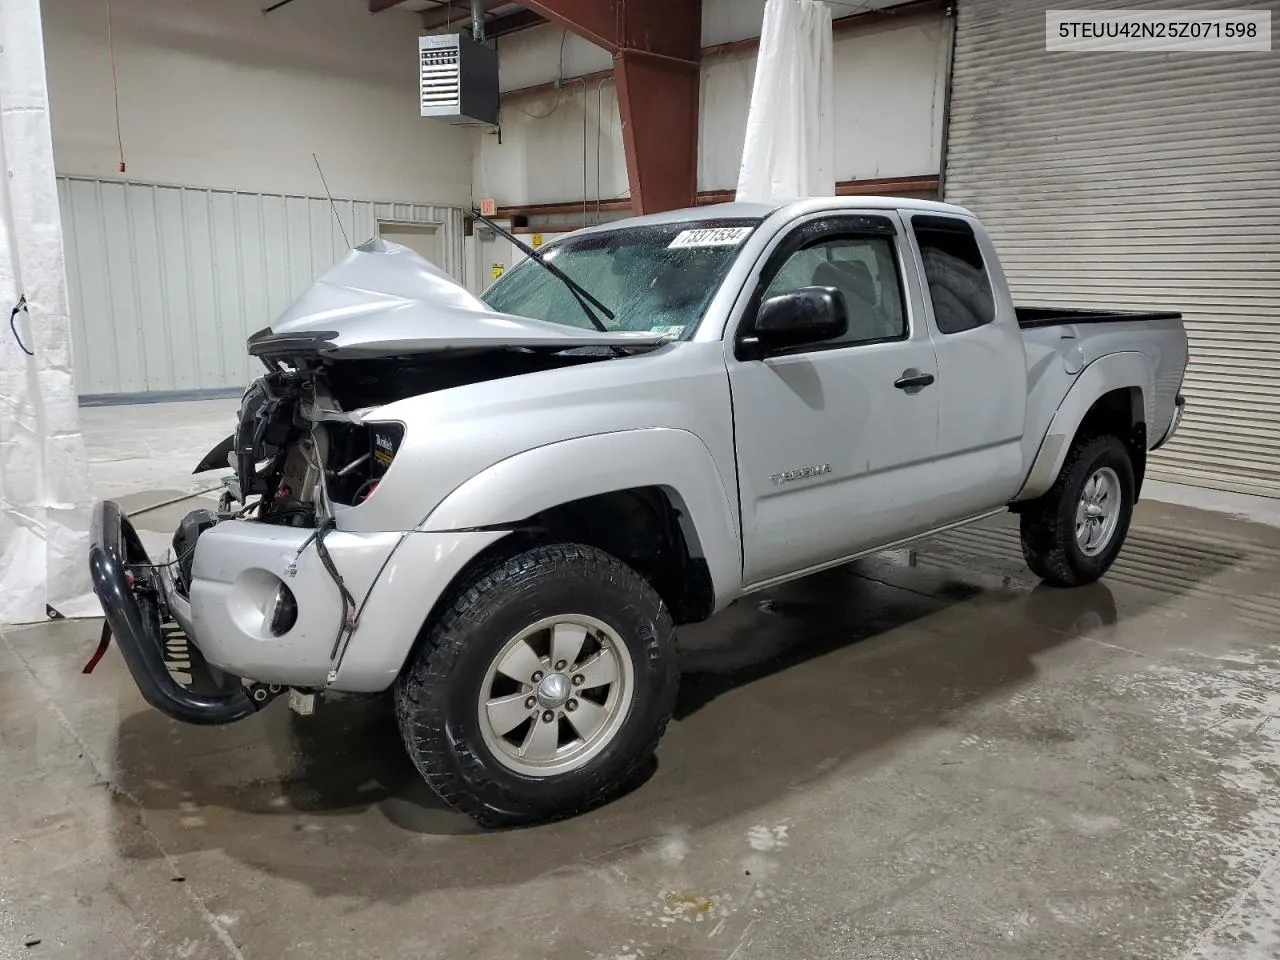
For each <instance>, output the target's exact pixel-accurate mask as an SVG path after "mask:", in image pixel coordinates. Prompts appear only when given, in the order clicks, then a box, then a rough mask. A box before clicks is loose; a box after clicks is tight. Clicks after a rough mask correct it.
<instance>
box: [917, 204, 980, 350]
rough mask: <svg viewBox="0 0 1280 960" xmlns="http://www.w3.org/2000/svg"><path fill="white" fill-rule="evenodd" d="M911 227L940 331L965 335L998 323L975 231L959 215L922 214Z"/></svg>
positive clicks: (935, 319) (934, 316)
mask: <svg viewBox="0 0 1280 960" xmlns="http://www.w3.org/2000/svg"><path fill="white" fill-rule="evenodd" d="M911 229H912V232H913V233H914V234H915V237H916V243H917V245H918V246H919V247H920V258H921V261H922V262H923V264H924V277H925V283H926V284H927V285H928V288H929V300H930V301H931V302H932V304H933V318H934V322H935V323H936V324H937V327H938V331H939V332H940V333H943V334H955V333H963V332H965V331H966V330H975V329H977V328H978V327H983V326H986V325H987V324H988V323H991V322H992V321H993V320H995V318H996V304H995V295H994V293H993V292H992V289H991V279H990V277H989V276H988V274H987V267H986V263H985V262H984V261H983V259H982V251H981V249H980V248H979V247H978V239H977V237H975V236H974V234H973V227H972V226H970V224H969V223H968V222H967V221H965V220H962V219H960V218H959V217H945V216H934V215H931V214H930V215H926V214H919V215H916V216H914V217H912V218H911Z"/></svg>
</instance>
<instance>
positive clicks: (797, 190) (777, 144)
mask: <svg viewBox="0 0 1280 960" xmlns="http://www.w3.org/2000/svg"><path fill="white" fill-rule="evenodd" d="M834 61H835V56H834V53H833V50H832V35H831V8H830V7H828V6H827V5H826V4H825V3H822V2H820V0H768V3H767V4H766V5H765V8H764V26H763V29H762V30H761V33H760V53H759V56H758V58H757V60H756V76H755V83H754V85H753V86H752V89H751V108H750V111H749V112H748V114H747V135H746V142H745V144H744V146H743V149H742V168H741V170H740V171H739V174H738V199H739V200H758V201H765V202H769V201H785V200H795V199H798V198H801V197H829V196H831V195H832V194H834V193H835V189H836V179H835V120H834V116H835V94H834V87H833V83H832V74H833V70H834Z"/></svg>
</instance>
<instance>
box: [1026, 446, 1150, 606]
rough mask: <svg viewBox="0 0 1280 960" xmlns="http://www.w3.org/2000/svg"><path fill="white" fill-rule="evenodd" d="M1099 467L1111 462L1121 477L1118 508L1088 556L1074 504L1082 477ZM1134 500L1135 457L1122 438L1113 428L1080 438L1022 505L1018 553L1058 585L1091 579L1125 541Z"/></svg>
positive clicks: (1107, 565) (1047, 580) (1105, 567)
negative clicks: (1045, 485) (1107, 534)
mask: <svg viewBox="0 0 1280 960" xmlns="http://www.w3.org/2000/svg"><path fill="white" fill-rule="evenodd" d="M1102 467H1110V468H1111V469H1112V470H1114V471H1115V473H1116V476H1118V477H1119V478H1120V486H1121V496H1122V503H1121V507H1120V510H1121V512H1120V516H1119V519H1118V521H1117V523H1116V528H1115V530H1114V531H1113V533H1112V535H1111V540H1110V542H1109V543H1108V544H1107V547H1106V549H1105V550H1103V551H1102V552H1101V553H1099V554H1098V555H1097V556H1093V557H1090V556H1088V555H1086V554H1085V553H1084V551H1083V550H1081V548H1080V545H1079V544H1078V543H1077V542H1076V533H1075V523H1076V521H1075V514H1076V506H1077V504H1078V503H1079V501H1080V497H1081V494H1082V492H1083V490H1084V485H1085V483H1086V482H1088V480H1089V478H1090V477H1091V476H1093V474H1094V472H1095V471H1097V470H1099V469H1100V468H1102ZM1133 503H1134V476H1133V461H1132V459H1131V458H1130V456H1129V450H1128V448H1127V447H1126V446H1125V445H1124V443H1123V441H1121V440H1120V438H1118V437H1116V436H1114V435H1112V434H1105V435H1102V436H1096V437H1084V438H1078V439H1077V440H1076V442H1075V443H1074V444H1073V445H1072V447H1071V450H1070V451H1069V452H1068V453H1067V458H1066V461H1065V462H1064V463H1063V464H1062V469H1061V470H1060V471H1059V472H1058V480H1057V482H1056V483H1054V485H1053V487H1052V488H1051V489H1050V490H1049V492H1048V493H1046V494H1045V495H1044V496H1043V497H1040V498H1039V499H1037V500H1035V501H1033V502H1032V503H1030V504H1028V505H1027V506H1026V507H1025V508H1024V509H1023V511H1022V516H1021V521H1022V555H1023V556H1024V557H1025V558H1026V561H1027V566H1029V567H1030V568H1031V572H1032V573H1034V574H1035V575H1036V576H1038V577H1040V578H1041V579H1042V580H1044V581H1045V583H1048V584H1050V585H1052V586H1056V587H1078V586H1082V585H1084V584H1087V583H1093V582H1095V581H1096V580H1098V579H1099V578H1101V577H1102V576H1103V575H1104V574H1105V573H1106V572H1107V571H1108V570H1109V569H1110V568H1111V564H1112V563H1114V562H1115V559H1116V556H1117V555H1118V554H1119V553H1120V549H1121V547H1123V546H1124V540H1125V537H1126V535H1127V534H1128V532H1129V523H1130V521H1131V519H1132V518H1133Z"/></svg>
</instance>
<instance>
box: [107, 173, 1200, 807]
mask: <svg viewBox="0 0 1280 960" xmlns="http://www.w3.org/2000/svg"><path fill="white" fill-rule="evenodd" d="M530 253H531V256H530V257H529V258H528V259H526V260H524V261H522V262H521V263H520V264H519V265H518V266H517V267H516V268H515V269H513V270H511V271H510V272H509V273H507V274H506V275H505V276H504V277H502V278H501V279H500V280H498V281H497V282H496V283H495V284H494V285H493V286H492V287H490V288H489V290H488V291H486V293H485V294H484V295H483V297H475V296H473V295H472V294H470V293H468V292H467V291H466V290H465V289H463V288H462V287H461V286H459V285H458V284H457V283H456V282H455V281H453V280H452V279H450V278H449V277H448V276H447V275H446V274H444V273H443V272H442V271H440V270H438V269H437V268H435V267H434V266H432V265H431V264H429V263H427V262H426V261H425V260H423V259H421V258H420V257H418V256H417V255H416V254H414V253H413V252H411V251H409V250H407V249H406V248H403V247H399V246H396V245H394V244H387V243H384V242H383V241H379V240H375V241H370V242H369V243H367V244H364V245H363V246H360V247H358V248H356V249H355V250H353V251H352V252H351V254H350V255H349V256H348V257H347V259H345V260H344V261H343V262H342V263H340V264H339V265H337V266H336V267H334V268H333V269H332V270H331V271H330V272H329V273H328V274H326V275H325V276H323V277H322V278H321V279H320V280H319V281H318V282H317V283H316V284H315V286H314V287H313V288H312V289H311V290H310V291H309V292H307V293H305V294H304V295H303V296H302V297H300V298H299V299H298V300H297V301H296V302H295V303H294V304H293V305H292V306H291V307H290V308H289V309H288V310H287V311H286V312H285V313H284V315H283V316H281V317H280V318H279V319H278V320H277V321H276V322H275V323H274V324H273V325H272V326H271V327H270V328H269V329H265V330H262V331H260V332H259V333H257V334H255V335H253V336H252V337H251V338H250V339H249V342H248V349H249V352H250V353H251V354H253V355H254V356H256V357H258V358H260V359H261V361H262V362H263V364H264V366H265V368H266V370H265V373H264V376H263V377H261V378H260V379H258V380H257V381H255V382H254V383H253V384H251V385H250V386H249V387H248V388H247V390H246V391H245V394H244V398H243V401H242V405H241V410H240V417H239V423H238V425H237V426H236V429H235V431H234V433H233V434H232V435H231V436H230V437H228V438H227V440H226V441H225V442H224V443H223V444H221V445H220V446H219V447H218V448H216V449H215V450H214V451H212V452H211V453H210V455H209V456H208V457H207V458H206V459H205V461H204V462H202V463H201V464H200V465H199V467H198V468H197V471H201V470H207V469H222V470H227V469H228V468H230V471H231V472H230V474H229V475H228V476H227V477H226V486H227V490H226V493H225V495H224V496H223V498H222V502H221V505H220V508H219V509H218V510H216V511H214V510H208V509H205V510H197V511H194V512H192V513H191V514H190V515H188V516H187V517H186V518H185V519H184V520H183V522H182V523H181V525H180V526H179V528H178V530H177V531H176V532H175V534H174V537H173V546H172V550H171V552H170V553H169V555H167V556H166V557H165V558H163V559H162V560H159V561H153V560H152V559H151V558H149V557H148V556H147V554H146V552H145V551H144V549H143V547H142V545H141V542H140V540H139V538H138V536H137V534H136V532H135V531H134V528H133V527H132V525H131V524H130V523H129V520H128V518H127V517H125V516H124V515H123V514H122V512H121V511H120V509H119V507H118V506H117V505H116V504H114V503H112V502H110V501H107V502H103V503H100V504H98V506H97V509H96V512H95V515H94V531H93V547H92V550H91V554H90V566H91V569H92V573H93V577H94V582H95V585H96V590H97V592H98V595H99V597H100V599H101V601H102V604H103V608H104V610H105V612H106V616H107V626H108V628H109V631H110V633H113V634H114V635H115V636H116V637H117V638H118V642H119V645H120V648H121V651H122V653H123V655H124V657H125V660H126V662H127V665H128V667H129V669H130V671H131V673H132V675H133V677H134V679H135V681H136V682H137V685H138V687H139V688H140V690H141V692H142V694H143V696H144V697H145V698H146V700H147V701H148V702H149V703H150V704H152V705H153V706H154V707H156V708H158V709H160V710H162V711H164V712H165V713H167V714H169V715H170V716H172V717H176V718H177V719H180V720H183V721H187V722H191V723H225V722H229V721H234V720H239V719H241V718H244V717H247V716H250V715H252V714H253V713H254V712H255V711H257V710H259V709H261V708H262V707H263V706H264V705H265V704H266V703H268V702H269V701H271V700H272V699H273V698H274V697H275V696H276V695H278V694H281V693H288V694H289V698H290V701H291V703H292V704H293V705H294V707H295V709H298V710H300V711H302V712H307V711H309V710H311V709H314V708H315V704H316V697H317V695H320V696H321V697H323V694H324V693H326V692H328V691H342V692H346V693H378V692H382V691H393V692H394V696H395V700H396V704H397V714H398V717H399V721H400V727H401V731H402V733H403V737H404V742H405V744H406V746H407V748H408V751H409V754H410V756H411V757H412V758H413V761H414V763H415V764H416V765H417V768H418V769H419V771H421V773H422V775H423V777H424V778H425V779H426V781H427V782H428V783H429V784H430V785H431V786H432V787H433V788H434V789H435V790H436V792H437V793H439V794H440V796H441V797H443V798H444V799H445V800H446V801H448V802H449V803H451V804H453V805H454V806H456V807H458V808H460V809H461V810H464V811H466V812H467V813H468V814H470V815H472V816H473V817H475V818H476V819H477V820H479V821H480V822H482V823H484V824H489V825H502V824H514V823H523V822H531V821H537V820H543V819H548V818H553V817H558V816H564V815H568V814H572V813H574V812H576V811H580V810H584V809H586V808H588V807H590V806H592V805H594V804H597V803H600V802H603V801H606V800H608V799H609V798H610V797H612V796H614V795H616V794H617V792H618V791H620V790H622V789H624V788H625V787H626V786H627V784H628V781H629V779H630V778H631V777H632V775H633V774H634V773H635V772H636V771H637V770H638V768H639V767H640V765H641V764H643V763H644V762H645V761H646V760H647V759H648V758H649V756H650V755H651V754H652V752H653V751H654V749H655V748H656V746H657V743H658V740H659V738H660V737H661V735H662V733H663V731H664V729H665V727H666V725H667V722H668V719H669V718H670V716H671V712H672V707H673V703H674V701H675V694H676V685H677V682H678V680H679V670H678V667H677V657H676V628H677V627H678V626H679V625H680V624H686V623H692V622H696V621H700V620H704V619H706V618H708V617H710V616H712V615H713V614H715V613H716V612H717V611H719V610H722V609H724V608H725V607H726V606H728V605H729V604H731V603H733V602H734V601H735V600H737V599H738V598H740V597H742V596H744V595H745V594H749V593H752V592H753V591H758V590H763V589H765V588H767V587H770V586H773V585H775V584H779V583H782V582H784V581H786V580H790V579H793V578H796V577H802V576H805V575H806V574H809V573H813V572H815V571H818V570H822V569H824V568H828V567H831V566H834V565H836V564H843V563H847V562H849V561H850V560H853V559H855V558H857V557H860V556H863V555H865V554H870V553H873V552H875V551H878V550H882V549H884V548H886V547H889V546H893V545H897V544H902V543H905V542H908V541H911V540H914V539H918V538H921V537H925V536H928V535H930V534H934V533H936V532H938V531H941V530H946V529H948V528H951V527H955V526H958V525H961V524H965V523H970V522H972V521H974V520H978V519H981V518H984V517H988V516H990V515H992V514H994V513H997V512H1000V511H1004V510H1012V511H1014V512H1016V513H1017V514H1019V516H1020V519H1021V525H1022V545H1023V549H1024V552H1025V554H1026V559H1027V562H1028V564H1029V565H1030V566H1031V569H1032V570H1033V571H1034V572H1035V573H1036V574H1037V575H1039V576H1040V577H1042V578H1043V579H1044V580H1046V581H1047V582H1049V583H1052V584H1057V585H1061V586H1064V587H1070V586H1073V585H1077V584H1083V583H1088V582H1091V581H1093V580H1096V579H1097V578H1098V577H1100V576H1102V575H1103V574H1104V573H1105V572H1106V571H1107V569H1108V567H1109V566H1110V565H1111V563H1112V562H1113V560H1114V559H1115V557H1116V554H1117V553H1118V552H1119V550H1120V549H1121V546H1122V544H1123V542H1124V539H1125V535H1126V533H1127V531H1128V527H1129V521H1130V517H1131V515H1132V511H1133V506H1134V503H1135V501H1136V500H1137V498H1138V495H1139V492H1140V490H1141V487H1142V480H1143V474H1144V470H1145V465H1146V460H1147V454H1148V451H1149V450H1152V449H1155V448H1156V447H1158V446H1160V445H1161V444H1162V443H1164V442H1165V441H1167V440H1168V439H1169V437H1170V436H1171V435H1172V433H1173V431H1174V430H1175V428H1176V427H1177V424H1178V420H1179V415H1180V413H1181V410H1182V404H1183V401H1182V398H1181V396H1180V394H1179V391H1180V389H1181V384H1182V379H1183V374H1184V370H1185V367H1186V363H1187V356H1188V351H1187V340H1186V336H1185V333H1184V331H1183V327H1182V321H1181V318H1180V316H1179V315H1178V314H1136V313H1120V312H1110V311H1088V310H1078V309H1076V310H1071V309H1061V310H1060V309H1044V308H1036V309H1024V308H1017V307H1015V306H1014V304H1013V303H1012V301H1011V300H1010V296H1009V291H1008V287H1007V286H1006V282H1005V278H1004V275H1003V273H1002V271H1001V268H1000V262H999V259H998V257H997V256H996V251H995V248H994V247H993V245H992V243H991V240H990V239H989V237H988V235H987V233H986V231H985V230H984V229H983V227H982V224H981V223H980V222H979V221H978V219H977V218H976V217H975V216H974V215H973V214H971V213H969V212H968V211H966V210H964V209H961V208H959V207H954V206H949V205H945V204H939V203H931V202H924V201H910V200H899V199H879V198H866V197H860V198H848V199H835V198H828V199H813V200H806V201H801V202H796V203H790V204H786V205H757V204H727V205H723V206H709V207H702V208H698V209H692V210H683V211H677V212H674V213H665V214H661V215H658V216H648V217H640V218H636V219H631V220H626V221H621V222H617V223H610V224H607V225H603V226H599V227H595V228H591V229H588V230H582V231H579V232H576V233H573V234H570V235H568V236H566V237H564V238H562V239H561V240H559V241H558V242H556V243H555V244H553V245H551V246H549V247H547V248H545V249H544V250H543V251H541V252H539V253H533V252H532V251H530ZM178 630H180V631H181V632H183V633H185V635H186V637H187V638H188V643H189V649H188V653H189V656H190V661H191V662H190V664H189V665H188V669H187V670H186V671H185V673H186V674H188V676H184V678H183V679H184V682H182V683H180V682H179V681H178V680H177V679H175V677H174V674H173V671H171V669H170V666H171V665H170V663H168V662H167V661H166V655H165V651H166V648H167V646H168V647H172V646H173V644H172V642H171V641H170V642H168V644H167V643H166V638H169V637H171V635H172V634H173V633H174V632H175V631H178ZM108 636H109V633H108V632H107V631H104V643H105V641H106V638H107V637H108Z"/></svg>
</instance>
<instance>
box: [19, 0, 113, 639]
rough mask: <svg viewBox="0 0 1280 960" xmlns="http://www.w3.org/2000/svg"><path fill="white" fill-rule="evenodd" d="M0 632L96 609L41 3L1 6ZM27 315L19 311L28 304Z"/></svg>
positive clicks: (87, 488) (87, 483) (30, 1)
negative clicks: (50, 613) (54, 613)
mask: <svg viewBox="0 0 1280 960" xmlns="http://www.w3.org/2000/svg"><path fill="white" fill-rule="evenodd" d="M0 170H3V172H4V175H3V177H0V311H3V320H0V322H3V323H4V324H5V326H4V328H3V329H2V330H0V624H3V623H26V622H32V621H36V620H43V619H45V615H46V611H45V607H46V604H47V605H50V606H53V607H54V608H55V609H56V610H58V611H59V612H60V613H62V614H63V615H65V616H82V615H85V614H91V613H96V612H99V611H98V610H97V603H96V601H95V600H94V599H93V595H92V593H91V592H90V587H89V575H88V567H87V564H86V556H87V552H88V527H89V512H90V497H91V496H92V487H91V484H90V481H89V469H88V461H87V458H86V455H85V448H84V440H83V437H82V436H81V434H80V426H79V411H78V409H77V406H76V388H75V378H74V374H73V368H72V365H71V320H70V318H69V317H68V315H67V284H66V275H65V269H64V264H63V259H62V224H61V221H60V219H59V216H58V192H57V184H56V180H55V178H54V170H53V140H52V135H51V133H50V127H49V97H48V91H47V89H46V85H45V72H44V46H43V39H42V35H41V29H40V2H39V0H0ZM24 296H25V298H26V309H25V310H23V309H19V310H18V311H17V312H16V313H14V312H13V310H14V307H16V306H17V305H18V303H19V301H20V299H21V298H22V297H24Z"/></svg>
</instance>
